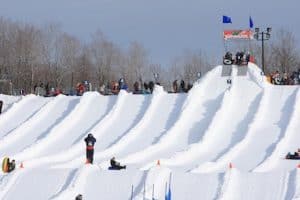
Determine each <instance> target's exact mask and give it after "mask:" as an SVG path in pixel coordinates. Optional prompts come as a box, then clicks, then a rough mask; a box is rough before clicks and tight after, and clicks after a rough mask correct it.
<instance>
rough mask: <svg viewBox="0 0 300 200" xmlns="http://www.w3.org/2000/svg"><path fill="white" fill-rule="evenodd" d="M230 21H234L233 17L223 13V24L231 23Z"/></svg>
mask: <svg viewBox="0 0 300 200" xmlns="http://www.w3.org/2000/svg"><path fill="white" fill-rule="evenodd" d="M229 23H232V21H231V18H230V17H228V16H225V15H223V24H229Z"/></svg>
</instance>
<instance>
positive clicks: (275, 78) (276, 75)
mask: <svg viewBox="0 0 300 200" xmlns="http://www.w3.org/2000/svg"><path fill="white" fill-rule="evenodd" d="M267 80H268V81H269V82H270V83H272V84H274V85H299V84H300V68H299V69H298V70H297V71H293V72H292V73H290V74H288V73H286V72H284V73H280V72H279V71H278V70H277V71H275V72H272V73H271V74H269V75H267Z"/></svg>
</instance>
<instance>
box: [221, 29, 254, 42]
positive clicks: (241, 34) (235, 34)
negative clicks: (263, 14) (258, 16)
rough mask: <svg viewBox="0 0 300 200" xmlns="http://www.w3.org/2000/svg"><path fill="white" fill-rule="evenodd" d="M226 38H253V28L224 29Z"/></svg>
mask: <svg viewBox="0 0 300 200" xmlns="http://www.w3.org/2000/svg"><path fill="white" fill-rule="evenodd" d="M223 36H224V40H227V39H248V40H249V39H253V32H252V31H251V30H224V32H223Z"/></svg>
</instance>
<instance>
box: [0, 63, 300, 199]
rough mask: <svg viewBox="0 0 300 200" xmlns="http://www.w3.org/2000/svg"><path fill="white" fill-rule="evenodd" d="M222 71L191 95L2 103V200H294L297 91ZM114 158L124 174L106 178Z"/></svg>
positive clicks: (253, 75) (158, 92)
mask: <svg viewBox="0 0 300 200" xmlns="http://www.w3.org/2000/svg"><path fill="white" fill-rule="evenodd" d="M221 71H222V66H217V67H215V68H214V69H213V70H211V71H210V72H209V73H207V74H206V75H205V76H204V77H203V78H201V80H199V81H198V82H196V83H195V84H194V87H193V88H192V89H191V90H190V92H189V93H188V94H185V93H181V94H168V93H166V92H165V91H164V90H163V88H162V87H161V86H155V90H154V92H153V94H152V95H134V94H131V93H127V92H126V91H121V92H120V93H119V95H117V96H103V95H100V94H99V93H97V92H88V93H85V94H84V95H83V96H82V97H72V96H63V95H59V96H57V97H55V98H44V97H39V96H35V95H27V96H24V97H11V96H7V95H0V99H1V100H3V101H4V110H3V113H2V114H1V115H0V158H3V157H4V156H10V157H11V158H14V159H16V162H17V169H16V170H14V171H13V172H11V173H8V174H4V173H3V172H0V199H4V200H19V199H36V200H40V199H57V200H58V199H61V200H65V199H75V196H76V195H78V194H82V195H83V197H84V199H91V200H93V199H95V200H96V199H108V200H110V199H112V200H118V199H120V200H121V199H128V200H129V199H136V200H138V199H141V200H142V199H147V200H150V199H159V200H162V199H164V197H165V194H166V193H167V192H168V191H169V188H170V190H171V196H172V200H174V199H175V200H183V199H184V200H189V199H204V200H217V199H218V200H220V199H224V200H227V199H228V200H235V199H249V200H250V199H251V200H252V199H263V200H264V199H265V200H270V199H272V200H273V199H278V200H281V199H282V200H289V199H300V174H299V173H300V171H299V169H300V168H297V166H298V165H299V164H300V163H299V160H298V161H297V160H285V159H283V158H284V156H285V155H286V153H287V152H288V151H290V152H294V151H296V150H297V149H298V148H300V142H299V141H300V140H299V131H298V130H299V129H300V123H299V120H300V110H299V109H300V90H299V86H274V85H271V84H269V83H268V82H267V81H266V80H265V78H264V77H263V76H261V73H260V69H259V68H258V67H257V66H256V65H254V64H251V63H250V64H249V65H248V69H247V74H246V75H245V76H238V74H237V71H238V68H237V66H232V74H231V76H229V77H221ZM227 79H231V80H232V83H231V84H227ZM88 133H93V135H94V136H95V137H96V139H97V142H96V145H95V155H94V157H95V159H94V164H93V165H91V164H85V144H84V142H83V139H84V137H86V135H87V134H88ZM113 156H115V157H116V158H117V160H119V161H121V163H122V164H126V165H127V169H126V170H121V171H111V170H107V167H108V166H109V159H110V158H111V157H113ZM299 167H300V166H299Z"/></svg>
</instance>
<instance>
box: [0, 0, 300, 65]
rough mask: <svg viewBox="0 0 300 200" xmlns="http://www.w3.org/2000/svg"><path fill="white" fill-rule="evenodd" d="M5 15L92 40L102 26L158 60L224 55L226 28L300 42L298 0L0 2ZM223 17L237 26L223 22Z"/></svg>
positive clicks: (109, 34) (108, 33) (111, 35)
mask: <svg viewBox="0 0 300 200" xmlns="http://www.w3.org/2000/svg"><path fill="white" fill-rule="evenodd" d="M0 3H1V4H0V5H1V7H0V15H1V16H4V17H7V18H10V19H13V20H18V21H24V22H30V23H33V24H37V25H42V24H44V23H47V22H55V23H60V24H61V25H62V28H63V30H64V31H66V32H68V33H70V34H72V35H75V36H77V37H78V38H80V39H81V40H83V41H88V40H89V38H90V35H91V34H92V33H94V32H95V31H96V30H99V29H100V30H102V32H103V33H104V34H105V35H106V36H107V37H108V38H109V39H111V40H112V41H114V42H115V43H116V44H118V45H119V46H121V47H122V48H126V47H128V45H129V44H130V42H131V41H138V42H140V43H141V44H143V45H144V47H145V48H146V49H147V50H148V53H149V55H150V59H151V61H152V62H154V63H162V64H164V65H165V64H168V63H169V61H171V59H172V58H174V57H175V56H177V55H180V54H181V53H182V52H183V50H185V49H191V50H200V49H201V50H203V51H205V52H207V53H208V54H210V55H212V56H217V57H218V56H220V55H221V54H222V53H223V42H222V37H221V34H222V29H223V28H248V26H249V15H251V16H252V18H253V20H254V26H255V27H256V26H258V27H260V28H266V27H268V26H271V27H272V28H273V31H274V32H276V30H278V29H280V28H285V29H287V30H289V31H292V32H293V33H294V35H295V36H296V39H297V40H298V46H300V45H299V41H300V12H299V7H300V6H299V4H300V2H298V1H297V0H287V1H279V0H273V1H271V0H267V1H266V0H265V1H263V0H252V1H239V0H226V1H221V0H209V1H207V0H177V1H176V0H151V1H147V0H48V1H43V0H26V1H24V0H5V1H4V0H0ZM222 15H228V16H230V17H231V18H232V21H233V24H229V25H223V24H222V22H221V18H222Z"/></svg>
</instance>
